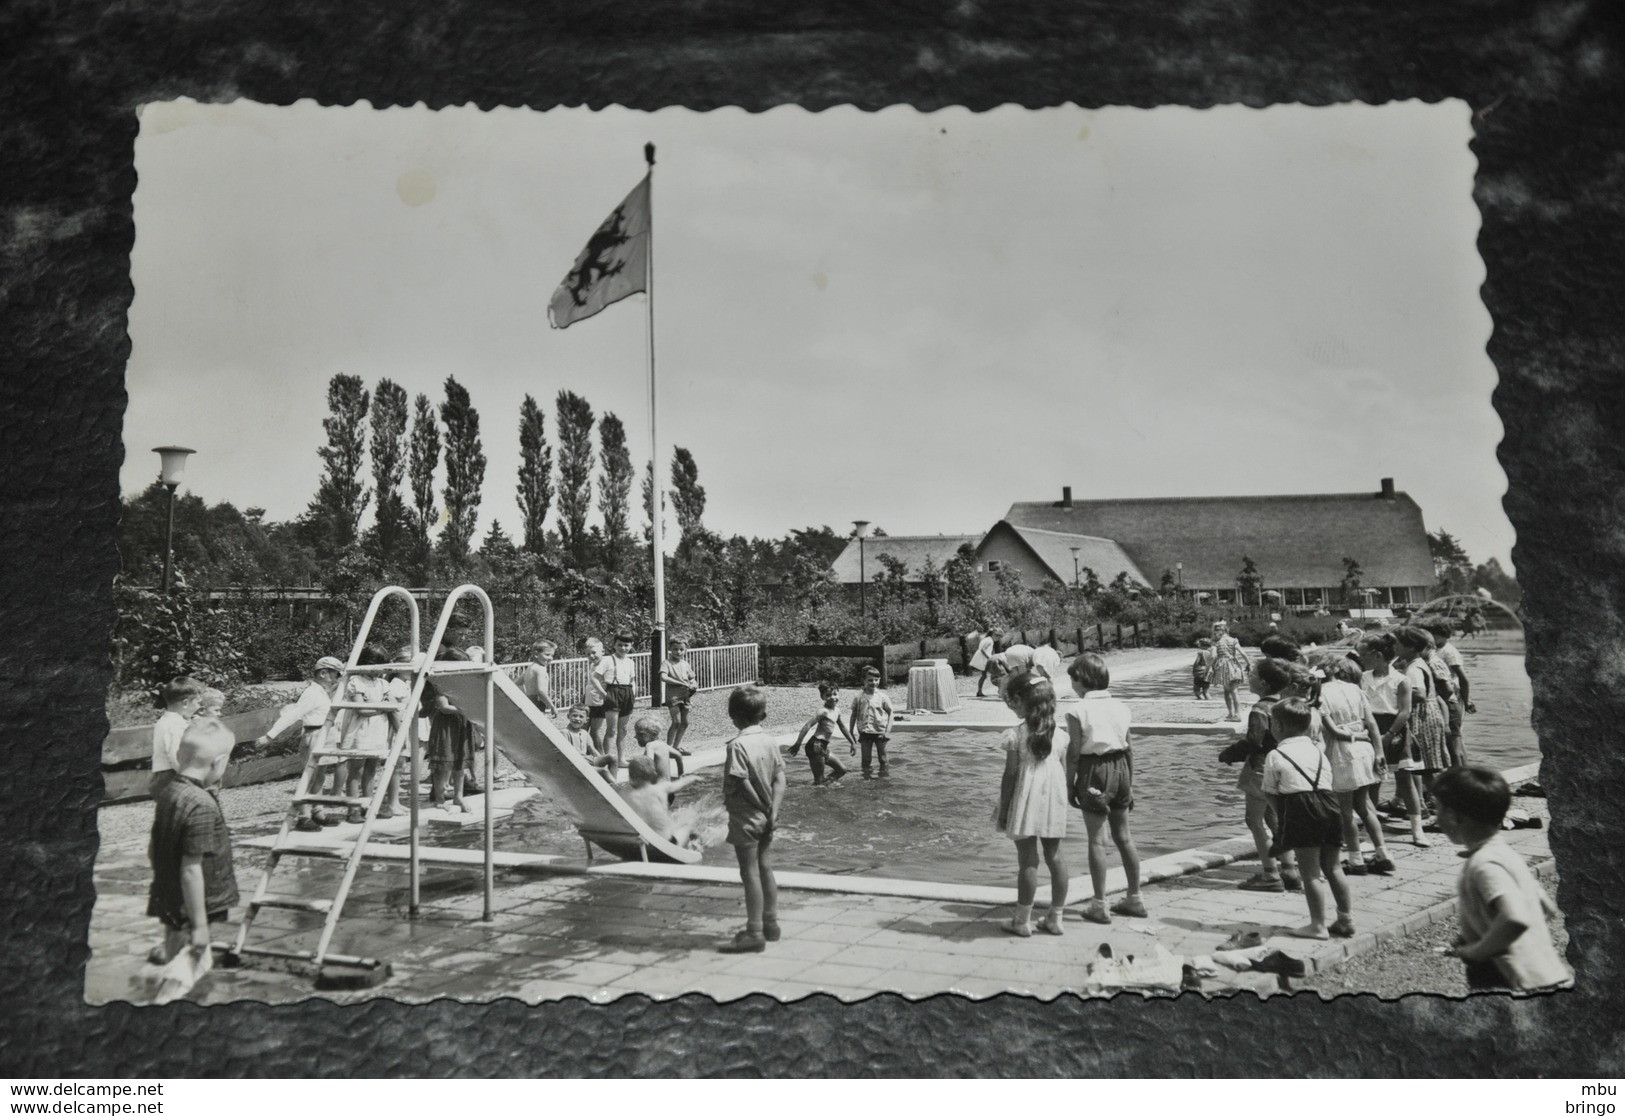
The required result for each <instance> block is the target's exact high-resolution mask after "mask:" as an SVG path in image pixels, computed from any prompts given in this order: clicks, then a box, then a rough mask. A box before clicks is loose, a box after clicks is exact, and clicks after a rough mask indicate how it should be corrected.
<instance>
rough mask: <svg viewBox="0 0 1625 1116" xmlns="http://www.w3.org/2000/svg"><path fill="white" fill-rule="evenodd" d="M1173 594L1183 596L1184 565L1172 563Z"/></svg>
mask: <svg viewBox="0 0 1625 1116" xmlns="http://www.w3.org/2000/svg"><path fill="white" fill-rule="evenodd" d="M1174 592H1175V593H1177V594H1178V595H1179V596H1181V597H1183V596H1184V595H1185V563H1183V562H1175V563H1174Z"/></svg>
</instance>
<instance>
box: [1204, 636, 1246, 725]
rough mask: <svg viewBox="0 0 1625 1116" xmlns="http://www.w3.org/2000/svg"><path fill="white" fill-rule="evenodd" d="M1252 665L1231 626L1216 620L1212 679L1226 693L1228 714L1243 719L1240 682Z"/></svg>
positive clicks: (1235, 718)
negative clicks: (1231, 632) (1232, 632)
mask: <svg viewBox="0 0 1625 1116" xmlns="http://www.w3.org/2000/svg"><path fill="white" fill-rule="evenodd" d="M1250 668H1251V664H1250V663H1249V662H1248V661H1247V653H1246V652H1245V651H1243V650H1242V649H1241V640H1239V639H1237V638H1236V637H1235V636H1233V635H1231V634H1230V625H1229V624H1226V623H1225V622H1224V621H1223V620H1215V621H1213V667H1212V670H1211V671H1210V672H1209V681H1210V683H1211V684H1212V685H1214V686H1217V687H1219V692H1220V693H1222V694H1224V712H1225V716H1226V717H1228V718H1229V719H1230V720H1232V721H1239V720H1241V684H1242V683H1243V682H1245V681H1247V675H1248V672H1249V670H1250Z"/></svg>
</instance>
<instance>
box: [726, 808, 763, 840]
mask: <svg viewBox="0 0 1625 1116" xmlns="http://www.w3.org/2000/svg"><path fill="white" fill-rule="evenodd" d="M771 840H773V823H772V822H770V821H768V819H767V815H766V814H764V813H763V812H762V811H760V810H751V809H744V810H737V809H735V810H729V811H728V844H730V845H739V846H742V847H745V848H749V847H750V846H751V845H765V844H767V842H769V841H771Z"/></svg>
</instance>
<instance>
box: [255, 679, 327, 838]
mask: <svg viewBox="0 0 1625 1116" xmlns="http://www.w3.org/2000/svg"><path fill="white" fill-rule="evenodd" d="M343 673H344V664H343V663H341V662H339V661H338V660H337V659H335V658H334V657H333V656H331V655H323V656H322V657H321V658H319V659H317V660H316V668H315V670H314V671H313V672H312V674H313V677H312V680H311V683H310V685H308V686H306V687H305V689H304V692H303V693H301V694H300V695H299V700H298V701H295V702H294V703H293V704H292V705H284V706H283V707H282V712H281V713H280V714H279V715H278V716H277V719H276V723H275V724H273V725H272V726H271V727H270V728H269V729H268V730H267V731H266V732H265V734H264V735H263V736H261V737H260V738H259V740H258V743H259V744H260V745H261V746H262V747H263V746H264V745H267V744H269V743H270V742H271V741H272V740H274V739H275V738H276V737H278V736H281V735H282V734H283V733H284V732H286V731H287V730H288V729H290V728H292V727H293V725H295V724H299V725H300V726H301V729H300V734H301V735H300V739H299V747H300V748H301V749H302V750H303V751H304V754H305V756H306V758H307V759H308V758H309V756H310V751H311V749H312V748H319V747H321V746H322V744H323V743H324V742H325V741H326V740H327V733H328V730H329V728H330V727H331V725H332V723H333V693H334V691H335V690H337V689H338V685H339V676H340V675H341V674H343ZM329 771H331V772H333V773H334V784H335V785H334V787H333V791H334V793H337V792H338V786H337V782H338V776H337V772H338V767H337V765H336V763H335V762H334V761H333V760H331V759H325V758H324V759H322V760H320V761H318V767H317V774H316V778H315V780H314V781H313V782H312V784H311V785H310V786H309V787H308V788H307V789H308V791H309V793H311V794H320V793H321V791H322V783H323V782H324V780H325V779H326V777H327V773H328V772H329ZM337 824H338V819H337V818H334V819H332V820H331V821H330V820H328V818H327V817H326V816H325V815H323V814H322V813H320V812H319V811H317V810H315V809H314V808H313V807H312V806H311V804H310V803H308V802H301V803H300V804H299V820H298V821H296V822H295V823H294V828H295V829H298V830H302V831H303V832H306V833H310V832H313V831H315V830H318V829H320V828H321V827H322V826H324V825H337Z"/></svg>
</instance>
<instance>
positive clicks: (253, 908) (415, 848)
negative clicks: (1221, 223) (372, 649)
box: [222, 585, 700, 988]
mask: <svg viewBox="0 0 1625 1116" xmlns="http://www.w3.org/2000/svg"><path fill="white" fill-rule="evenodd" d="M469 596H472V597H474V598H475V599H476V600H477V601H478V602H479V604H480V606H481V608H482V610H483V612H484V621H485V623H484V629H485V630H484V641H483V647H484V651H485V654H484V656H483V660H482V661H481V662H478V663H472V662H465V661H439V662H437V661H436V658H435V656H436V654H437V653H438V652H439V650H440V648H441V646H442V645H443V643H444V641H445V637H446V630H447V628H448V627H449V626H450V624H451V620H452V616H453V613H454V612H455V610H456V607H457V604H458V602H459V601H461V600H462V599H463V598H464V597H469ZM395 597H399V598H400V599H402V600H404V601H405V602H406V606H407V609H408V613H409V616H410V620H411V641H410V643H409V645H408V646H409V648H410V650H411V659H410V662H408V663H389V664H383V665H378V666H362V665H359V663H358V660H359V658H360V655H361V650H362V648H363V647H365V646H366V644H367V641H368V639H369V637H370V636H371V634H372V628H373V624H374V621H375V620H376V619H377V615H378V612H379V609H380V608H381V607H382V606H383V604H384V603H385V602H386V601H388V600H390V599H392V598H395ZM419 633H420V628H419V616H418V604H417V601H416V599H415V598H414V597H413V596H412V594H411V593H409V592H408V591H407V590H405V589H403V588H401V587H399V586H393V585H392V586H388V587H386V588H383V589H380V590H379V591H378V592H377V593H376V594H374V596H373V599H372V602H371V604H369V605H368V607H367V613H366V617H365V619H364V620H363V621H362V623H361V627H360V630H359V631H358V633H357V635H356V640H355V644H354V646H353V647H352V648H351V651H350V658H349V662H348V663H347V664H346V666H345V669H344V673H343V675H342V677H341V679H340V687H341V689H340V691H339V692H340V693H341V694H342V693H343V692H344V690H343V688H342V687H343V685H344V682H345V681H347V680H348V679H349V678H350V677H352V676H355V675H384V674H401V675H409V676H410V678H411V685H410V692H409V695H408V697H407V698H406V699H405V700H404V701H402V702H400V703H399V704H396V703H380V704H373V703H367V702H351V701H342V700H340V701H335V702H333V705H332V708H333V710H334V711H335V712H342V711H344V710H353V711H357V712H367V713H389V714H393V715H394V716H395V718H396V726H395V731H394V733H393V735H392V736H391V739H390V745H389V748H388V750H387V751H381V752H370V751H357V750H354V749H341V748H334V747H328V746H323V747H319V748H314V749H312V750H311V753H310V755H308V756H307V757H306V758H305V768H304V772H303V773H302V774H301V776H300V778H299V783H298V786H297V787H296V789H295V790H294V794H293V800H292V802H291V804H290V806H289V810H288V815H287V817H285V818H284V819H283V823H282V827H281V830H280V831H279V832H278V833H277V836H276V838H275V839H274V841H273V842H272V845H271V848H270V851H269V854H268V856H267V858H266V863H265V868H264V870H263V871H262V873H261V875H260V880H259V883H258V885H257V886H256V887H255V889H254V892H253V894H252V896H251V897H250V898H249V901H248V905H247V910H246V912H245V914H244V916H243V924H242V926H241V928H240V929H239V930H238V933H237V940H236V943H235V945H233V946H232V947H230V948H229V949H227V950H225V951H224V955H223V958H222V963H223V964H225V965H226V966H228V967H229V966H234V965H242V964H247V963H256V962H257V963H263V964H267V965H271V966H274V967H279V968H290V969H293V970H294V971H300V972H307V971H308V972H310V973H311V974H312V975H313V976H314V978H315V981H316V986H317V987H318V988H357V987H371V986H374V985H376V984H379V983H381V982H382V981H384V980H385V979H387V978H388V976H389V972H390V968H389V964H388V963H387V962H386V961H384V960H382V959H380V958H373V957H359V956H353V955H347V954H339V953H334V952H332V951H331V948H330V947H331V945H332V942H333V935H334V932H335V931H336V930H337V928H338V924H339V920H340V918H341V917H342V916H343V912H344V905H345V901H346V900H347V899H348V897H349V894H350V890H351V887H352V886H353V885H354V883H355V879H356V874H357V872H358V870H359V869H360V866H361V862H362V861H363V860H364V859H367V858H369V857H372V858H374V859H380V860H393V859H396V857H389V856H381V855H379V853H381V852H382V851H383V850H382V849H380V847H379V846H372V847H371V848H369V846H368V838H369V836H370V835H371V834H372V831H373V826H374V823H375V822H376V821H377V818H378V811H379V807H380V806H382V805H383V802H384V798H385V796H386V795H387V794H388V793H389V785H390V780H389V779H388V778H386V776H387V774H388V773H389V772H390V771H392V770H394V769H396V766H397V765H398V764H399V763H401V762H402V761H403V760H406V761H408V762H409V764H410V767H409V770H408V772H407V776H408V777H407V779H406V784H407V788H408V828H407V840H408V847H407V872H408V879H409V883H408V904H407V905H408V912H409V914H411V915H414V916H415V915H416V914H417V913H418V905H419V884H420V877H421V869H422V866H423V864H425V863H428V864H432V865H442V866H448V867H468V866H470V864H469V862H470V857H469V855H468V853H467V851H465V850H460V849H458V850H444V853H443V854H442V853H439V852H437V850H434V849H427V850H426V849H423V848H422V847H421V845H420V841H419V832H420V819H419V803H418V786H419V782H420V777H421V772H422V756H421V741H420V740H419V738H418V732H417V722H418V710H419V708H420V703H421V701H422V698H423V693H424V690H425V688H426V687H427V686H430V685H433V686H434V687H435V688H436V689H437V690H438V691H439V692H440V693H442V694H444V695H445V696H447V697H448V698H450V699H451V700H452V702H453V703H454V704H456V706H457V707H458V709H459V710H461V711H462V712H463V714H464V715H465V716H467V717H468V719H469V720H470V721H471V722H473V723H474V724H475V725H476V726H477V727H478V728H479V729H480V730H481V731H482V732H483V733H484V734H485V739H486V741H487V742H488V746H487V747H486V749H485V772H484V785H485V793H484V794H483V795H482V798H483V799H484V807H485V816H484V819H483V822H484V826H483V828H484V842H483V853H482V855H481V857H480V860H479V863H480V866H481V867H482V868H483V870H484V879H483V889H484V890H483V894H484V904H483V914H482V917H483V919H484V920H485V921H487V922H489V921H490V920H491V917H492V891H493V889H494V884H495V870H496V863H497V859H498V858H497V854H496V851H495V828H494V827H495V813H494V809H495V807H494V803H493V799H494V797H495V796H494V793H493V792H494V790H495V782H496V759H495V756H496V752H495V750H494V749H496V748H500V749H501V750H502V752H503V754H504V755H506V756H508V758H509V759H510V760H511V761H512V762H513V763H514V765H515V766H516V767H518V768H519V769H520V770H521V771H523V772H524V773H525V774H526V775H528V776H529V777H530V779H531V781H532V783H533V784H534V785H535V786H536V787H537V789H538V790H540V791H541V792H542V793H543V794H545V795H547V797H548V798H549V799H550V800H552V801H553V802H554V803H555V804H556V805H558V806H559V808H560V809H561V810H562V811H563V812H565V813H566V814H567V815H568V816H571V817H573V818H575V819H576V820H577V823H578V826H579V828H580V832H581V835H582V838H583V840H584V841H585V842H586V843H587V853H588V859H589V860H590V859H591V856H592V846H593V845H597V846H598V847H600V848H602V849H604V850H606V851H608V852H610V853H612V854H614V855H615V856H618V857H621V858H623V859H628V860H636V859H641V860H645V861H647V860H661V861H667V862H675V863H683V864H692V863H695V862H697V861H698V860H699V858H700V854H699V853H698V852H696V851H694V850H690V849H683V848H679V847H678V846H676V845H674V844H672V843H671V842H669V841H664V840H662V839H661V838H660V836H659V835H658V834H656V833H654V832H653V831H652V830H650V829H649V828H648V826H646V825H645V824H644V823H643V822H642V820H641V819H640V818H638V816H637V815H636V814H635V813H633V812H632V811H631V810H630V809H629V808H628V807H627V806H626V804H625V802H624V801H623V800H622V799H621V797H620V795H619V793H617V792H616V790H615V788H614V787H612V786H611V785H609V783H607V782H606V781H605V780H604V779H603V777H602V776H600V775H599V774H598V773H597V772H596V771H595V770H594V769H593V768H592V767H591V766H590V765H589V764H588V763H587V762H586V761H585V760H584V759H583V758H582V757H581V756H580V755H579V754H578V753H577V752H576V751H575V749H574V748H573V747H571V746H570V745H569V743H568V742H567V741H566V740H565V739H564V737H563V735H562V734H561V733H560V732H559V730H558V729H557V728H555V727H554V725H553V723H552V721H551V720H550V719H549V718H548V717H547V716H546V715H545V714H543V713H542V712H541V711H540V710H538V709H537V708H536V707H535V706H534V705H532V704H531V702H530V700H529V699H528V698H527V697H526V696H525V695H524V693H523V691H521V690H520V689H519V687H518V686H517V685H516V684H515V683H514V682H513V680H512V679H510V678H509V677H508V676H507V674H506V673H505V671H506V668H505V667H504V666H502V665H501V664H498V663H497V662H496V655H495V647H494V614H493V610H492V607H491V600H490V598H489V597H488V596H487V595H486V594H485V592H484V590H482V589H480V588H479V587H478V586H476V585H462V586H459V587H458V588H457V589H455V590H453V591H452V593H451V595H450V596H448V597H447V598H446V602H445V604H444V605H443V606H442V608H441V612H440V619H439V622H438V623H437V624H436V625H435V630H434V635H433V636H432V637H431V638H430V640H429V643H428V646H427V647H422V646H421V644H420V639H419ZM324 759H339V760H343V761H357V760H375V761H379V770H378V775H377V777H376V778H375V779H374V781H373V787H372V791H371V793H370V794H368V795H366V796H364V797H351V796H347V795H324V794H318V793H314V789H313V788H315V787H316V786H318V785H319V778H320V777H319V775H318V772H319V771H323V770H325V769H323V768H322V767H321V766H320V765H321V761H322V760H324ZM305 804H309V805H311V806H312V807H315V806H344V807H365V813H364V815H363V818H362V821H361V823H360V828H359V831H358V832H356V833H354V834H353V835H347V836H346V838H345V839H344V840H343V841H342V842H338V843H335V842H333V841H331V840H318V839H315V838H314V836H312V837H310V838H307V837H306V836H305V835H303V834H300V833H298V832H296V831H295V830H294V828H293V822H294V819H295V816H296V814H297V812H298V808H299V807H300V806H301V805H305ZM390 851H393V850H390ZM307 858H308V859H325V860H342V861H343V862H344V871H343V874H342V875H341V877H340V880H339V883H338V885H337V887H336V889H335V890H334V893H333V895H332V896H331V897H330V898H308V897H306V896H304V895H300V894H295V893H292V892H289V891H273V890H272V881H273V878H274V877H275V876H276V874H277V870H278V868H279V867H281V866H282V865H283V864H284V862H285V861H287V860H298V859H307ZM267 910H289V911H302V912H312V913H318V914H321V915H323V916H324V920H323V924H322V929H321V933H320V937H319V938H318V940H317V942H316V945H315V948H314V949H309V950H304V949H290V948H284V947H282V946H279V945H273V944H253V943H252V942H251V941H250V939H251V937H252V935H253V931H254V927H255V923H256V921H257V920H258V917H259V916H260V914H262V913H263V912H264V911H267ZM286 933H287V931H286V929H280V930H278V931H277V934H278V935H283V934H286Z"/></svg>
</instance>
